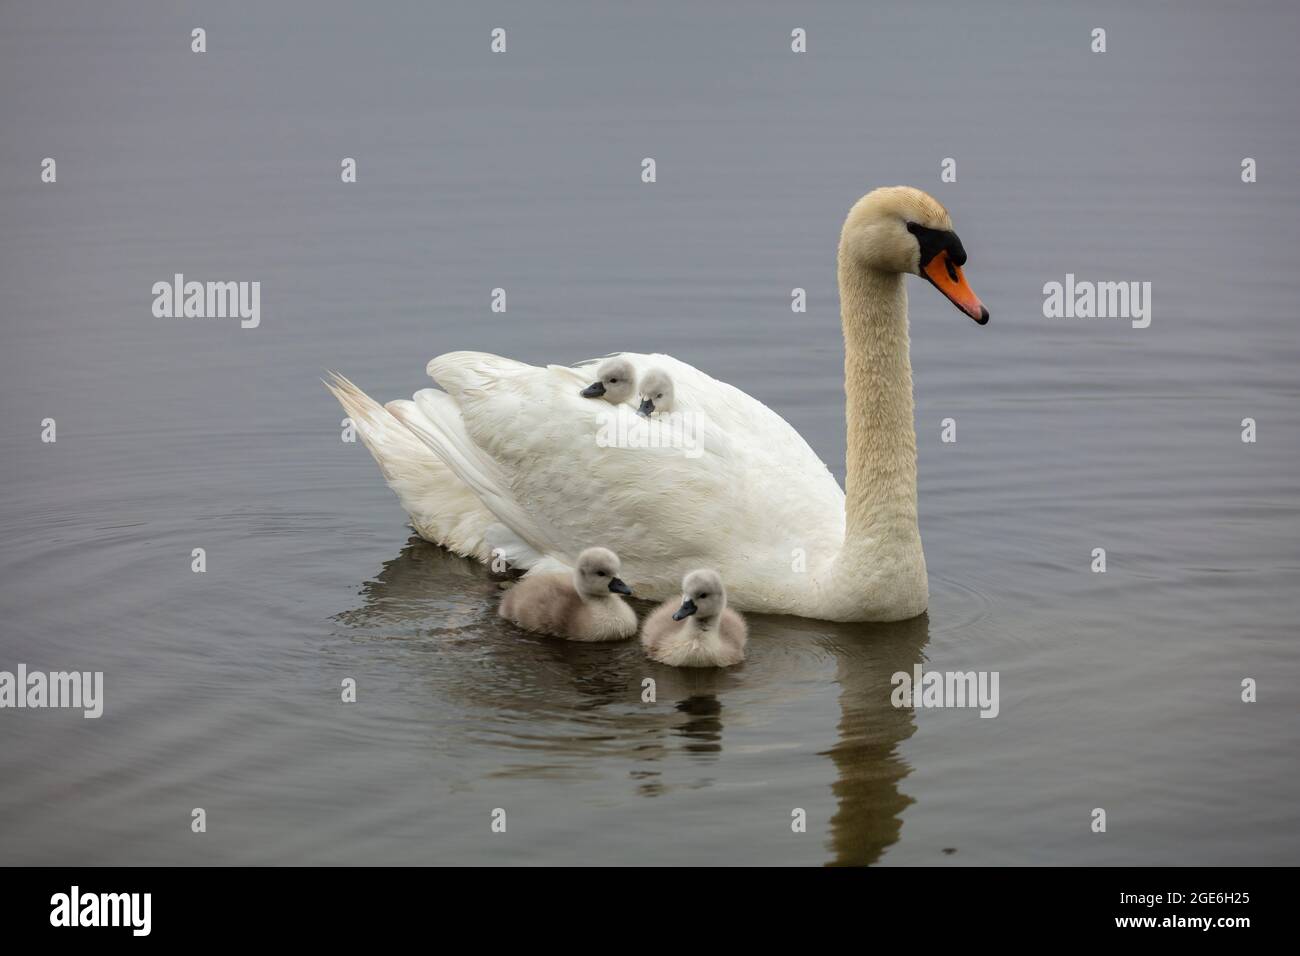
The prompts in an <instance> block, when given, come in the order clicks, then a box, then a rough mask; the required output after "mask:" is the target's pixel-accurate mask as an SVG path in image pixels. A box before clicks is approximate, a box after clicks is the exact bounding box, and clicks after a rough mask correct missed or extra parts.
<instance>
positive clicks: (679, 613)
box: [673, 598, 699, 621]
mask: <svg viewBox="0 0 1300 956" xmlns="http://www.w3.org/2000/svg"><path fill="white" fill-rule="evenodd" d="M698 610H699V608H697V607H696V606H695V602H694V601H692V600H691V599H690V598H687V599H686V600H685V601H683V602H682V606H681V607H679V608H678V609H677V610H675V611H673V620H674V621H682V620H685V619H686V618H688V617H690V616H691V615H692V614H694V613H695V612H696V611H698Z"/></svg>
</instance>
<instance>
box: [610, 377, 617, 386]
mask: <svg viewBox="0 0 1300 956" xmlns="http://www.w3.org/2000/svg"><path fill="white" fill-rule="evenodd" d="M617 383H618V379H616V378H611V379H610V380H609V384H610V385H615V384H617Z"/></svg>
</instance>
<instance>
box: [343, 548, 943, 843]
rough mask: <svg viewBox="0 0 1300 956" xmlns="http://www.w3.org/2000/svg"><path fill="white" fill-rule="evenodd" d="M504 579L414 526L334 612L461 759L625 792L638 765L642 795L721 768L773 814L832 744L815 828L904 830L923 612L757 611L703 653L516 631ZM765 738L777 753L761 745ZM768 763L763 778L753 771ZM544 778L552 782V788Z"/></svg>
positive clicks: (606, 792)
mask: <svg viewBox="0 0 1300 956" xmlns="http://www.w3.org/2000/svg"><path fill="white" fill-rule="evenodd" d="M502 583H503V579H500V578H494V577H493V576H491V575H490V574H489V573H488V572H487V571H486V569H484V568H482V567H481V566H479V565H476V564H473V563H471V562H469V561H466V560H464V559H461V558H458V557H456V556H455V555H452V554H450V553H448V552H446V551H443V550H442V549H440V548H437V547H434V546H433V545H430V544H428V543H426V542H424V541H422V540H420V539H419V538H414V537H413V538H411V539H410V541H409V542H408V543H407V545H406V546H405V547H404V548H403V549H402V551H401V553H400V554H399V555H398V556H397V557H395V558H393V559H392V560H390V561H387V562H385V564H384V566H383V569H382V570H381V571H380V573H379V574H378V576H377V577H376V578H375V580H373V581H370V582H367V583H366V584H365V585H364V586H363V587H362V590H361V603H360V604H359V605H358V606H357V607H355V608H353V609H351V610H348V611H345V612H343V613H342V614H339V615H338V616H337V621H338V623H340V624H342V625H344V626H345V627H346V628H347V633H346V637H347V640H348V642H349V643H350V644H351V646H353V647H357V646H358V642H363V643H362V645H361V646H362V647H363V648H364V649H365V651H366V653H365V654H364V655H363V656H364V657H365V658H366V661H367V666H371V665H373V664H374V658H375V657H380V658H382V659H383V660H385V661H386V662H387V663H388V664H390V665H392V666H393V667H395V668H398V669H400V671H401V674H402V680H403V681H410V680H417V681H419V682H420V683H421V685H422V686H423V688H424V693H425V696H424V697H422V698H421V699H422V700H426V701H427V711H428V712H425V713H422V714H421V715H420V720H421V721H422V722H423V724H424V725H425V729H424V733H425V734H426V736H427V738H428V744H429V746H431V747H433V748H435V749H436V751H437V756H438V757H441V758H443V759H448V758H449V760H450V763H451V764H452V765H453V766H454V768H455V771H456V773H458V774H460V775H461V776H463V777H467V778H469V779H470V780H474V779H508V780H511V781H516V782H518V781H541V782H543V783H545V782H546V781H555V780H575V779H576V780H581V781H584V782H587V781H589V782H590V784H591V788H592V792H593V793H596V794H598V795H599V798H600V799H601V800H604V801H607V802H608V801H612V802H615V803H617V802H620V801H624V802H625V797H626V795H627V794H628V793H629V790H628V783H629V782H630V783H631V791H630V792H631V793H632V794H634V795H636V796H638V797H642V798H659V797H664V796H667V795H670V794H672V793H674V792H677V791H683V790H693V789H701V788H709V787H713V786H722V785H724V784H725V785H726V786H727V787H728V788H729V789H728V793H729V794H734V793H736V792H737V789H738V788H740V789H743V790H744V794H746V795H747V796H745V797H744V799H749V800H751V801H753V802H754V803H755V804H762V805H763V809H762V811H761V812H762V813H769V812H771V811H770V806H771V802H772V801H771V799H770V798H769V796H767V795H764V794H762V792H761V791H762V788H763V787H764V786H768V785H770V786H772V787H781V786H784V787H786V788H787V789H791V790H792V792H794V793H797V792H800V791H799V790H798V788H799V787H800V786H801V785H802V786H804V787H806V786H807V784H801V779H800V778H807V779H814V778H817V772H821V771H825V770H826V769H828V768H826V767H825V764H824V761H825V760H826V759H827V758H829V760H830V763H831V769H833V774H832V775H831V777H832V782H831V785H830V788H831V794H830V796H831V798H832V799H830V800H825V799H823V801H822V802H823V803H824V804H825V805H827V806H830V807H831V808H832V809H831V811H830V813H829V815H828V816H829V818H828V819H825V818H817V819H814V818H813V816H812V814H811V813H810V817H809V832H810V835H812V834H814V833H815V832H817V830H818V829H819V828H821V829H823V831H824V832H826V833H827V837H826V840H827V847H828V849H829V851H830V859H829V862H831V863H834V864H867V863H872V862H875V861H876V860H878V859H879V858H880V855H881V853H882V852H883V851H884V850H885V849H886V848H887V847H889V846H890V845H891V844H892V843H894V842H895V841H897V840H898V838H899V835H900V830H901V826H902V820H901V814H902V812H903V810H904V809H905V808H906V807H907V805H908V804H909V803H910V802H911V799H910V798H909V797H907V796H905V795H904V794H903V793H902V792H901V791H900V789H899V784H900V781H901V780H902V779H903V777H904V776H906V775H907V773H908V771H909V767H908V765H907V764H906V762H904V761H903V759H902V758H901V757H900V756H899V753H898V749H899V744H900V743H901V742H902V741H903V740H905V739H906V738H907V737H909V736H911V734H912V733H913V731H914V730H915V722H914V718H913V714H912V711H911V709H910V708H905V709H899V708H895V707H893V706H892V705H891V704H890V694H891V691H892V690H893V687H892V685H891V683H890V677H891V675H892V674H894V673H895V672H897V671H908V672H910V671H911V669H912V667H913V665H914V664H916V663H917V662H918V661H920V660H921V655H922V653H923V650H924V648H925V645H926V642H927V640H928V636H929V623H928V620H927V618H925V617H921V618H917V619H915V620H912V621H907V622H902V623H898V624H885V625H836V624H829V623H826V622H820V621H808V620H803V619H800V618H788V617H757V616H751V617H750V618H749V622H750V652H749V659H748V660H747V661H746V662H745V663H744V664H743V665H741V666H739V667H736V668H730V669H727V670H712V669H710V670H695V669H684V668H672V667H665V666H663V665H660V664H656V663H653V662H650V661H647V660H646V659H645V657H644V656H643V654H642V653H641V650H640V647H639V645H638V644H637V642H635V641H630V642H624V643H620V644H612V645H594V646H593V645H583V644H575V643H572V642H566V641H559V640H553V639H549V638H541V637H536V636H533V635H528V634H525V633H523V632H521V631H518V630H516V629H515V628H513V627H512V626H511V625H509V624H506V623H505V622H503V621H501V620H500V619H499V618H497V616H496V602H497V599H498V597H499V594H500V591H501V587H502ZM632 583H633V586H635V582H632ZM647 609H648V608H647V607H646V606H644V605H643V606H640V607H638V611H639V612H641V613H644V612H645V611H646V610H647ZM649 681H653V696H654V700H653V701H649V700H647V699H646V698H647V697H648V696H649V687H650V685H649ZM422 706H423V705H422ZM449 725H450V727H451V728H452V730H453V732H451V733H449V732H448V726H449ZM728 748H731V749H730V751H729V750H728ZM729 753H732V754H735V755H736V756H735V757H732V758H730V759H731V761H732V763H729V762H728V761H729V756H728V754H729ZM768 754H771V755H772V759H773V760H774V761H777V763H778V765H779V770H778V769H774V768H772V767H767V766H766V764H765V763H764V762H763V761H764V759H765V758H766V755H768ZM742 755H743V757H744V760H737V759H736V757H739V756H742ZM792 755H793V756H792ZM796 758H798V759H796ZM733 764H734V765H733ZM756 767H757V768H759V773H760V774H761V777H762V779H761V780H759V781H753V780H749V779H743V777H742V771H743V774H748V775H752V774H753V773H754V772H755V768H756ZM800 768H802V769H800ZM814 770H815V771H817V772H814ZM782 775H785V776H782ZM822 776H823V777H824V776H826V775H825V774H824V773H823V774H822ZM790 777H793V778H794V779H790ZM768 781H770V784H769V783H768ZM824 787H825V784H824V783H818V784H817V790H818V795H819V796H820V797H822V798H824V797H825V796H826V795H825V790H824ZM602 788H607V789H602ZM745 788H752V790H750V789H745ZM805 792H806V791H805ZM546 794H547V791H546V790H545V789H544V788H539V790H538V791H537V797H538V800H539V801H540V800H544V799H545V798H546ZM744 799H742V798H739V797H732V796H729V797H728V800H729V802H731V803H734V808H733V809H732V810H731V811H730V812H734V813H745V812H748V811H747V808H746V804H745V802H744ZM805 802H808V803H809V804H812V803H813V802H814V800H813V796H811V795H810V796H808V797H807V798H806V800H805ZM792 805H801V804H799V803H795V804H792ZM639 812H640V813H641V814H643V815H645V817H646V818H652V817H653V815H654V814H656V813H660V812H661V811H660V810H659V809H658V808H656V807H652V806H649V805H647V806H645V807H643V808H642V809H641V810H640V811H639ZM755 812H759V811H757V810H755ZM784 812H788V810H787V811H784ZM718 825H719V826H720V827H723V828H725V827H726V825H727V821H726V820H725V819H723V820H721V821H720V822H719V824H718ZM786 832H787V833H788V832H789V830H788V823H787V824H786Z"/></svg>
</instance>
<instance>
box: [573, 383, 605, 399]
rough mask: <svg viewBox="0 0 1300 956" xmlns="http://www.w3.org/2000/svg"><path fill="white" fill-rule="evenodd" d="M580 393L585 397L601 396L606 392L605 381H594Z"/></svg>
mask: <svg viewBox="0 0 1300 956" xmlns="http://www.w3.org/2000/svg"><path fill="white" fill-rule="evenodd" d="M578 394H580V395H581V396H582V397H583V398H600V396H602V395H604V394H605V383H604V382H592V383H591V384H590V385H588V386H587V387H586V388H584V389H583V390H582V391H581V392H579V393H578Z"/></svg>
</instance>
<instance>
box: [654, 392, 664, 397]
mask: <svg viewBox="0 0 1300 956" xmlns="http://www.w3.org/2000/svg"><path fill="white" fill-rule="evenodd" d="M663 397H664V393H663V392H660V393H659V394H658V395H656V396H655V398H663Z"/></svg>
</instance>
